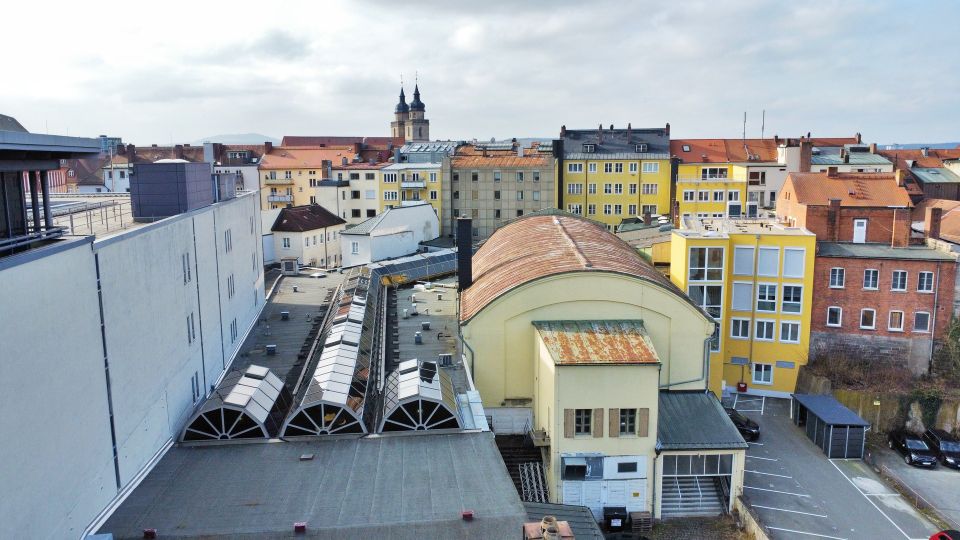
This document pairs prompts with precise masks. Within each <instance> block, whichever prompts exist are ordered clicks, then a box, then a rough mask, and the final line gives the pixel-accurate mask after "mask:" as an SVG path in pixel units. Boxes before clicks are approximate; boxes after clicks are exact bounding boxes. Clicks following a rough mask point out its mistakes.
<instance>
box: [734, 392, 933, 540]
mask: <svg viewBox="0 0 960 540" xmlns="http://www.w3.org/2000/svg"><path fill="white" fill-rule="evenodd" d="M735 399H736V402H735V403H734V401H733V399H731V400H729V401H725V404H727V405H734V407H735V408H736V409H737V410H738V411H741V412H742V413H743V414H744V415H746V416H748V417H749V418H751V419H752V420H754V421H756V422H757V423H758V424H759V425H760V439H759V440H758V441H757V442H755V443H750V448H749V449H748V450H747V458H746V467H745V469H746V472H745V473H744V498H745V499H746V501H747V503H748V504H749V505H750V506H751V507H752V508H753V509H754V511H755V512H756V513H757V514H758V515H759V517H760V522H761V524H762V525H763V526H764V527H765V528H766V530H767V532H768V534H769V536H770V538H774V539H799V538H828V539H837V540H839V539H859V538H870V539H874V538H877V539H891V540H899V539H926V538H929V537H930V535H931V534H932V533H933V532H935V531H936V528H935V526H934V525H933V524H932V523H930V522H929V521H928V520H927V519H926V518H925V517H923V516H922V515H921V514H920V513H919V512H917V511H916V510H915V509H914V508H913V507H912V506H911V505H910V503H909V502H908V501H907V500H905V499H904V498H903V497H901V495H900V494H899V493H897V492H895V491H894V490H892V489H890V488H889V487H887V486H886V485H885V484H884V483H883V481H882V480H881V479H880V477H879V476H877V475H876V474H875V473H874V472H873V471H872V470H871V469H870V468H869V467H867V465H866V464H865V463H864V462H863V461H862V460H858V459H857V460H841V459H834V460H829V459H827V457H826V456H825V455H824V454H823V452H822V451H821V450H820V449H819V448H817V447H816V446H815V445H814V444H813V443H812V442H810V440H809V439H807V438H806V436H805V435H804V433H803V432H802V431H801V430H800V428H798V427H796V426H794V425H793V422H792V421H791V420H790V400H787V399H774V398H761V397H753V396H735ZM926 472H929V471H926Z"/></svg>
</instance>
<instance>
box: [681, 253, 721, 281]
mask: <svg viewBox="0 0 960 540" xmlns="http://www.w3.org/2000/svg"><path fill="white" fill-rule="evenodd" d="M688 277H689V279H690V280H691V281H720V280H722V279H723V248H721V247H692V248H690V270H689V276H688Z"/></svg>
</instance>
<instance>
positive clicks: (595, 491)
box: [581, 480, 603, 521]
mask: <svg viewBox="0 0 960 540" xmlns="http://www.w3.org/2000/svg"><path fill="white" fill-rule="evenodd" d="M581 504H583V506H586V507H587V508H589V509H590V510H591V511H593V517H594V518H595V519H596V520H597V521H600V520H601V519H603V482H601V481H599V480H594V481H590V482H584V483H583V502H582V503H581Z"/></svg>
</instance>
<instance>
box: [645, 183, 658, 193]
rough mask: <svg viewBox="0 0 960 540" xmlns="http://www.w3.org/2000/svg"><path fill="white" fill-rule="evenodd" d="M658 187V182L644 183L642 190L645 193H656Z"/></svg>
mask: <svg viewBox="0 0 960 540" xmlns="http://www.w3.org/2000/svg"><path fill="white" fill-rule="evenodd" d="M657 189H658V188H657V184H644V185H643V190H642V191H643V194H644V195H656V194H657Z"/></svg>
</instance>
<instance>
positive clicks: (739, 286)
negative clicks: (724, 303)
mask: <svg viewBox="0 0 960 540" xmlns="http://www.w3.org/2000/svg"><path fill="white" fill-rule="evenodd" d="M752 307H753V283H744V282H736V283H734V284H733V305H732V306H731V309H733V310H735V311H750V310H751V308H752Z"/></svg>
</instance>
